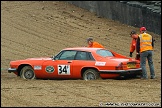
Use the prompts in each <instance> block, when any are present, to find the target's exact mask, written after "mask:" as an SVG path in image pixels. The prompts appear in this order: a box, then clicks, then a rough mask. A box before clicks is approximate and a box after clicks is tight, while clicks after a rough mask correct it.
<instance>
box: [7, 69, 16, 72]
mask: <svg viewBox="0 0 162 108" xmlns="http://www.w3.org/2000/svg"><path fill="white" fill-rule="evenodd" d="M8 72H9V73H11V72H17V69H16V68H8Z"/></svg>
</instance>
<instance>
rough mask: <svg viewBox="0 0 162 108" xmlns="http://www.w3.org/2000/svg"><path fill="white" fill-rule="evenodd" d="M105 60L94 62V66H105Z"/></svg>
mask: <svg viewBox="0 0 162 108" xmlns="http://www.w3.org/2000/svg"><path fill="white" fill-rule="evenodd" d="M105 64H106V62H96V63H95V66H105Z"/></svg>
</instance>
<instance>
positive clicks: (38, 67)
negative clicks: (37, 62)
mask: <svg viewBox="0 0 162 108" xmlns="http://www.w3.org/2000/svg"><path fill="white" fill-rule="evenodd" d="M34 70H42V66H34Z"/></svg>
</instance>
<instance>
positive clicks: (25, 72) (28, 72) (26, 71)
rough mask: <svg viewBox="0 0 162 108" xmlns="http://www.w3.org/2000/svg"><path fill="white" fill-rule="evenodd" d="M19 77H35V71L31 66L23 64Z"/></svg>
mask: <svg viewBox="0 0 162 108" xmlns="http://www.w3.org/2000/svg"><path fill="white" fill-rule="evenodd" d="M20 77H21V78H23V79H35V73H34V70H33V68H32V67H31V66H25V67H23V68H22V69H21V71H20Z"/></svg>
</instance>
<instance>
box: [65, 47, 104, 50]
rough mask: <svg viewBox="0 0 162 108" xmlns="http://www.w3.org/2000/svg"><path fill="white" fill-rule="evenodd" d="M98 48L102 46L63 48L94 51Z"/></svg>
mask: <svg viewBox="0 0 162 108" xmlns="http://www.w3.org/2000/svg"><path fill="white" fill-rule="evenodd" d="M98 49H104V48H89V47H72V48H64V49H63V50H79V51H96V50H98Z"/></svg>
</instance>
